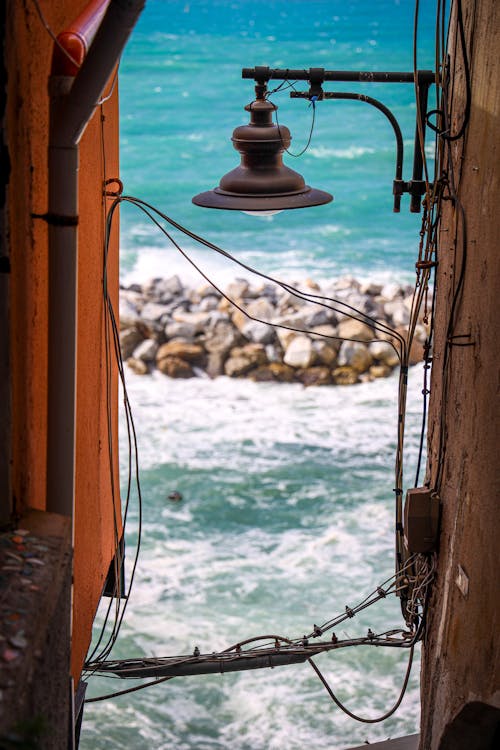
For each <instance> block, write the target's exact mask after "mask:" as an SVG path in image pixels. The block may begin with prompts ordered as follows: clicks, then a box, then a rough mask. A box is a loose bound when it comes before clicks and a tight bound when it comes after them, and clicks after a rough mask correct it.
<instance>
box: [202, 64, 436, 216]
mask: <svg viewBox="0 0 500 750" xmlns="http://www.w3.org/2000/svg"><path fill="white" fill-rule="evenodd" d="M242 77H243V78H245V79H254V80H255V83H256V85H255V94H256V98H255V100H254V101H253V102H252V103H251V104H248V105H247V106H246V107H245V110H246V111H247V112H250V123H249V124H248V125H243V126H240V127H238V128H236V130H235V131H234V132H233V138H232V141H233V145H234V148H235V149H236V150H237V151H239V152H240V154H241V164H240V166H238V167H236V168H235V169H233V170H231V171H230V172H228V173H227V174H226V175H224V177H222V179H221V181H220V184H219V186H218V187H216V188H214V189H213V190H209V191H207V192H204V193H200V194H199V195H196V196H195V197H194V198H193V203H194V204H196V205H197V206H203V207H205V208H219V209H228V210H239V211H245V212H249V213H256V214H261V215H262V214H264V213H274V212H276V211H282V210H284V209H293V208H307V207H310V206H319V205H322V204H325V203H329V202H330V201H331V200H333V199H332V196H331V195H330V194H329V193H326V192H324V191H322V190H316V189H314V188H311V187H309V186H308V185H306V183H305V180H304V178H303V177H302V176H301V175H300V174H299V173H298V172H295V171H294V170H292V169H290V168H289V167H287V166H285V165H284V164H283V159H282V154H283V151H284V150H285V149H287V148H288V146H289V145H290V131H289V130H288V128H286V127H284V126H283V125H279V126H278V125H274V124H273V122H272V115H273V113H274V112H275V111H276V109H277V107H276V106H275V105H274V104H272V103H271V102H270V101H269V100H268V98H267V96H268V92H267V83H268V81H270V80H282V81H289V80H294V81H300V80H302V81H308V82H309V90H308V91H304V92H301V91H292V93H291V94H290V96H291V97H292V98H307V99H310V100H312V101H317V100H320V101H321V100H324V99H347V100H354V101H362V102H366V103H367V104H370V105H372V106H374V107H376V108H377V109H378V110H379V111H381V112H382V113H383V114H384V115H385V116H386V117H387V119H388V120H389V122H390V123H391V125H392V128H393V130H394V135H395V138H396V170H395V177H394V182H393V195H394V211H395V212H399V210H400V204H401V196H402V195H403V193H409V194H410V196H411V201H410V211H412V212H413V213H418V212H419V211H420V203H421V198H422V195H424V193H425V191H426V183H425V181H424V180H423V179H422V174H423V158H422V150H423V143H424V138H425V126H426V112H427V101H428V93H429V87H430V86H431V84H432V83H435V82H436V74H435V73H433V72H432V71H430V70H419V71H415V72H414V73H413V72H411V73H398V72H370V71H342V70H324V69H323V68H310V69H309V70H288V69H285V70H283V69H276V70H272V69H270V68H268V67H264V66H260V67H255V68H243V71H242ZM326 81H351V82H359V83H412V84H414V85H415V88H416V96H417V117H416V125H415V146H414V155H413V172H412V178H411V180H410V181H408V182H405V181H404V180H403V137H402V134H401V128H400V127H399V124H398V121H397V120H396V118H395V117H394V115H393V113H392V112H391V111H390V109H388V108H387V107H386V106H385V105H384V104H382V102H379V101H378V100H377V99H373V98H372V97H370V96H367V95H365V94H359V93H347V92H325V91H323V83H324V82H326Z"/></svg>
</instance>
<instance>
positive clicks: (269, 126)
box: [193, 99, 333, 212]
mask: <svg viewBox="0 0 500 750" xmlns="http://www.w3.org/2000/svg"><path fill="white" fill-rule="evenodd" d="M276 109H277V107H276V106H275V105H274V104H272V103H271V102H269V101H267V100H266V99H257V100H256V101H254V102H252V103H251V104H248V105H247V106H246V107H245V110H246V111H247V112H250V122H249V123H248V125H242V126H240V127H238V128H236V129H235V130H234V132H233V137H232V141H233V146H234V148H235V149H236V150H237V151H239V153H240V154H241V164H240V165H239V166H238V167H236V168H235V169H233V170H231V171H230V172H228V173H227V174H225V175H224V177H223V178H222V179H221V181H220V184H219V186H218V187H216V188H214V189H213V190H208V191H207V192H205V193H200V194H199V195H196V196H195V197H194V198H193V203H194V204H196V205H197V206H203V207H205V208H221V209H226V210H233V211H251V212H259V211H282V210H284V209H292V208H306V207H308V206H320V205H322V204H324V203H329V202H330V201H331V200H333V198H332V196H331V195H330V193H325V192H324V191H322V190H315V189H314V188H311V187H309V186H308V185H306V184H305V182H304V178H303V177H302V176H301V175H300V174H299V173H298V172H295V171H294V170H293V169H290V168H289V167H287V166H285V164H283V156H282V155H283V151H284V150H285V149H286V148H288V147H289V145H290V141H291V137H290V131H289V130H288V128H287V127H285V126H283V125H279V126H278V125H275V124H274V123H273V120H272V115H273V112H274V111H275V110H276Z"/></svg>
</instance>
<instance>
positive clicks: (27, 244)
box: [5, 0, 121, 680]
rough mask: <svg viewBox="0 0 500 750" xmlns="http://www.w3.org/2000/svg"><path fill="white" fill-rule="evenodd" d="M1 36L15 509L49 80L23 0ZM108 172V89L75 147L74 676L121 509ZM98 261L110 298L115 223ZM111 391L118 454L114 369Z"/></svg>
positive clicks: (39, 471)
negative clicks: (107, 321) (108, 375)
mask: <svg viewBox="0 0 500 750" xmlns="http://www.w3.org/2000/svg"><path fill="white" fill-rule="evenodd" d="M85 5H86V2H85V0H77V1H76V0H45V2H44V3H43V4H42V7H43V12H44V14H45V17H46V20H47V22H48V24H49V25H50V27H51V29H52V30H53V31H54V33H55V34H58V33H59V32H60V31H62V30H63V29H64V28H65V27H67V26H68V24H69V23H70V22H71V21H72V20H73V19H74V18H75V17H76V16H77V15H78V14H79V13H80V12H81V10H82V9H83V8H84V7H85ZM5 40H6V69H7V108H6V120H5V136H6V138H5V140H6V142H7V147H8V151H9V156H10V161H11V173H10V178H9V182H8V185H7V206H8V208H7V211H8V233H7V244H8V249H9V253H10V265H11V274H10V299H11V303H10V315H11V327H10V336H11V376H12V380H11V383H12V413H13V428H12V431H13V434H12V492H13V501H14V508H15V512H16V514H17V515H18V516H22V514H23V513H25V512H26V510H27V509H28V508H36V509H39V510H44V509H45V508H46V488H45V481H46V451H47V439H46V433H47V343H48V335H47V329H48V247H47V242H48V232H47V226H46V223H45V221H43V220H41V219H33V218H32V217H31V214H32V213H38V214H43V213H44V212H45V211H46V210H47V148H48V125H49V108H48V107H49V98H48V78H49V73H50V66H51V57H52V48H53V41H52V39H51V37H50V36H49V34H48V33H47V31H46V29H45V28H44V26H43V25H42V23H41V21H40V18H39V17H38V15H37V13H36V9H35V5H34V3H33V2H31V0H7V13H6V37H5ZM116 89H117V87H116ZM101 116H102V118H103V119H102V120H101ZM103 143H104V147H103ZM104 153H105V158H104V156H103V154H104ZM108 177H118V95H117V90H115V91H114V93H113V95H112V96H111V98H110V99H109V101H107V102H106V103H105V104H104V105H103V107H102V111H101V109H98V110H97V111H96V114H95V115H94V117H93V119H92V121H91V122H90V124H89V126H88V127H87V130H86V131H85V133H84V136H83V138H82V141H81V146H80V173H79V230H78V242H79V259H78V275H79V282H78V294H79V298H78V344H77V358H78V374H77V437H76V439H77V449H76V510H75V540H74V605H73V643H72V672H73V675H74V677H75V679H76V680H77V679H78V677H79V673H80V669H81V665H82V662H83V659H84V656H85V653H86V650H87V646H88V643H89V640H90V633H91V625H92V620H93V617H94V613H95V609H96V606H97V603H98V600H99V596H100V594H101V591H102V587H103V584H104V580H105V577H106V573H107V570H108V566H109V563H110V560H111V559H112V556H113V552H114V548H115V542H116V536H117V535H119V534H120V533H121V526H120V523H121V522H120V511H119V509H118V507H117V516H118V521H117V525H116V524H115V517H114V513H113V500H112V495H111V481H110V477H111V471H113V472H114V476H115V486H116V487H117V488H118V481H117V466H116V461H115V466H114V467H113V469H111V468H110V462H109V457H108V447H107V446H108V443H107V440H108V438H107V406H106V380H105V370H104V361H105V360H104V325H103V301H102V258H103V238H104V203H103V201H104V200H105V199H104V198H103V196H102V186H103V180H104V179H105V178H108ZM108 271H109V287H110V291H111V294H112V296H113V297H114V299H115V302H117V297H118V237H117V232H116V230H115V232H114V235H113V238H112V243H111V248H110V259H109V264H108ZM111 390H112V397H111V403H112V404H113V405H114V406H113V408H112V415H111V423H112V426H113V438H114V443H113V444H114V450H115V453H116V450H117V413H116V404H117V383H116V375H114V376H113V380H112V386H111ZM115 458H116V456H115ZM117 494H119V492H118V490H117ZM117 506H118V503H117Z"/></svg>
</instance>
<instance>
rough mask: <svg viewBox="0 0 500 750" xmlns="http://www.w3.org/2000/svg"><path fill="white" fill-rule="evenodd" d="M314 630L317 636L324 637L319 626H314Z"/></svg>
mask: <svg viewBox="0 0 500 750" xmlns="http://www.w3.org/2000/svg"><path fill="white" fill-rule="evenodd" d="M313 630H314V635H315V636H319V635H323V631H322V630H321V628H320V627H319V626H318V625H313Z"/></svg>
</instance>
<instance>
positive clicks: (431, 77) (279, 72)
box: [242, 66, 440, 213]
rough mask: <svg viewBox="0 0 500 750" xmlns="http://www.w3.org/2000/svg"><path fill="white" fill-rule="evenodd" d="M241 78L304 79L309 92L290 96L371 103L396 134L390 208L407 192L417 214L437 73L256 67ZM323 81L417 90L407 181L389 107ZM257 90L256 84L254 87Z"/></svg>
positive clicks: (397, 206)
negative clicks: (326, 87) (428, 116)
mask: <svg viewBox="0 0 500 750" xmlns="http://www.w3.org/2000/svg"><path fill="white" fill-rule="evenodd" d="M242 78H244V79H254V80H255V81H256V84H257V85H258V86H264V87H265V86H266V85H267V83H268V81H270V80H278V81H279V80H283V81H286V80H294V81H308V82H309V91H307V92H299V91H292V92H291V93H290V96H291V97H292V98H305V99H312V98H313V97H315V98H316V99H318V100H323V99H350V100H353V101H363V102H366V103H367V104H371V105H372V106H374V107H376V108H377V109H378V110H379V111H380V112H382V113H383V114H384V115H385V116H386V117H387V119H388V120H389V122H390V123H391V125H392V127H393V130H394V135H395V136H396V175H395V179H394V183H393V195H394V211H395V212H396V213H397V212H399V210H400V204H401V195H402V194H403V193H409V194H410V195H411V201H410V211H411V212H412V213H418V212H419V211H420V203H421V198H422V195H424V193H425V190H426V184H425V182H424V180H423V179H422V177H423V157H422V149H423V147H424V143H425V127H426V119H425V118H426V113H427V102H428V96H429V88H430V86H431V85H432V84H433V83H435V84H439V82H440V78H439V74H436V73H434V72H433V71H432V70H417V71H415V72H413V71H411V72H397V71H366V70H365V71H364V70H325V69H324V68H309V69H308V70H305V69H304V70H292V69H289V68H275V69H272V68H269V67H266V66H258V67H255V68H243V70H242ZM327 81H341V82H357V83H413V84H414V85H415V87H416V92H417V94H416V95H417V105H418V106H417V120H416V124H415V145H414V152H413V172H412V179H411V180H410V181H409V182H405V181H404V180H403V137H402V134H401V128H400V126H399V123H398V121H397V120H396V118H395V116H394V115H393V113H392V112H391V110H390V109H389V108H388V107H386V106H385V105H384V104H382V102H380V101H378V100H377V99H373V98H372V97H371V96H367V95H365V94H356V93H344V92H325V91H323V83H325V82H327ZM256 90H257V87H256Z"/></svg>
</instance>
